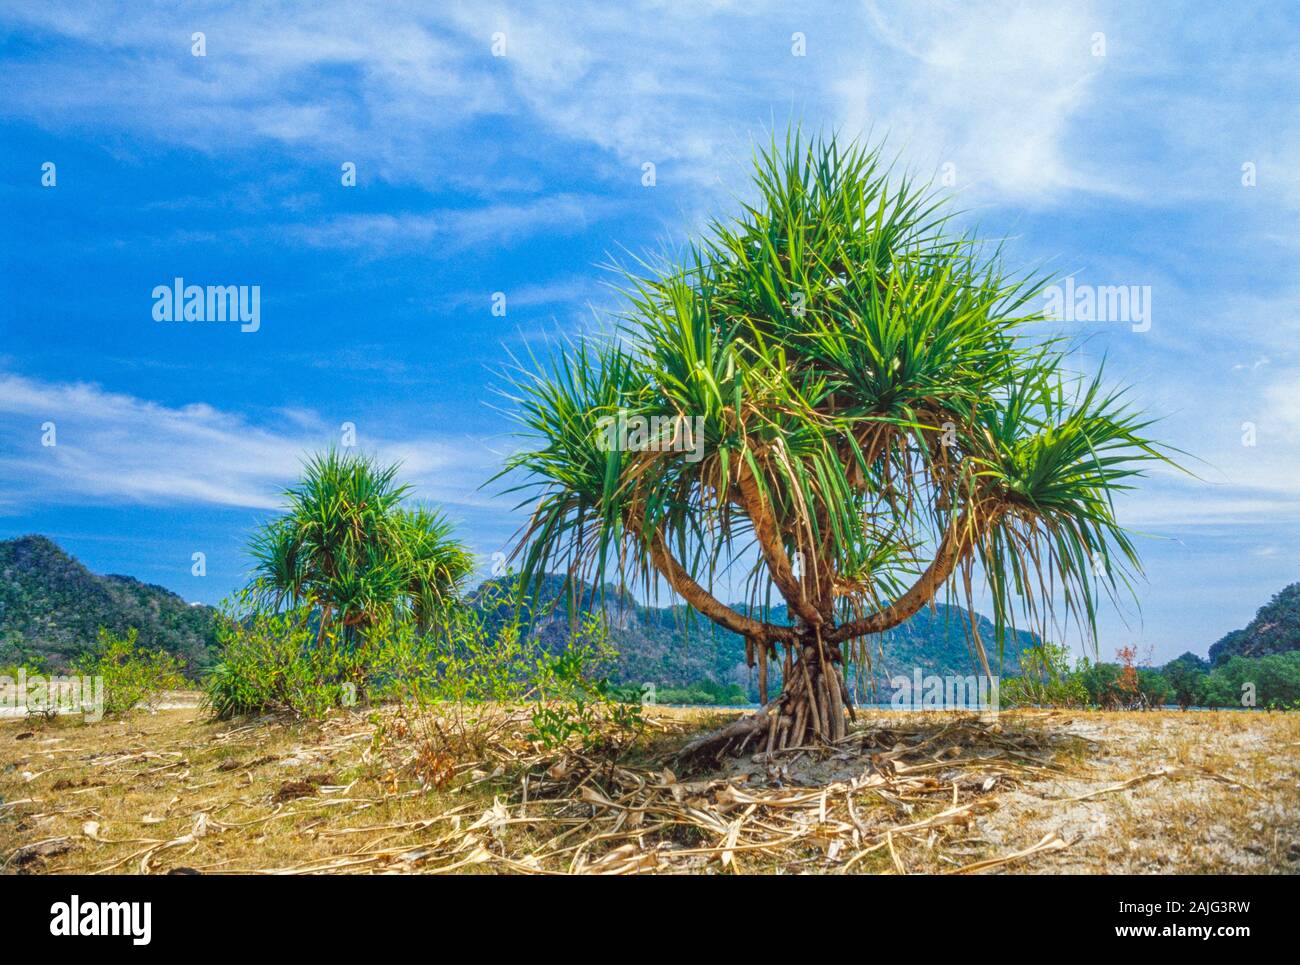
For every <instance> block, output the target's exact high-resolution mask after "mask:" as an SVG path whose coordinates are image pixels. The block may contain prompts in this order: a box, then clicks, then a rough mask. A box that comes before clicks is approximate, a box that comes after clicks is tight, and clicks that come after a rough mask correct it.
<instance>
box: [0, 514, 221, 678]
mask: <svg viewBox="0 0 1300 965" xmlns="http://www.w3.org/2000/svg"><path fill="white" fill-rule="evenodd" d="M213 612H214V611H213V610H212V608H211V607H207V606H192V605H190V604H189V603H186V602H185V600H183V599H181V597H179V596H177V595H176V594H175V593H173V592H171V591H170V590H167V589H164V588H163V587H161V586H154V585H152V584H149V583H141V582H140V581H139V580H136V579H133V578H132V577H129V576H98V575H96V574H94V573H92V572H90V570H88V569H86V567H84V566H83V565H82V564H81V563H79V562H77V561H76V560H75V559H73V558H72V557H71V556H69V555H68V554H67V553H65V552H64V551H63V550H62V549H60V548H59V547H58V546H57V545H56V544H55V543H53V542H52V541H51V540H48V539H46V538H45V537H44V536H23V537H20V538H18V539H11V540H4V541H0V663H8V662H20V661H24V662H31V661H32V658H39V659H40V660H41V661H43V663H44V664H45V665H47V666H48V667H49V668H50V669H51V670H64V669H67V668H68V666H69V665H70V664H71V662H72V660H73V658H75V657H76V655H77V654H79V653H82V652H83V651H85V650H86V649H87V648H88V647H90V646H92V645H93V644H94V642H95V636H96V633H97V631H98V629H99V628H100V627H107V628H109V629H110V630H113V631H115V632H118V633H122V632H125V631H126V630H127V629H128V628H129V627H135V628H136V629H137V630H139V631H140V643H141V645H143V646H146V647H150V648H158V649H163V650H167V651H169V652H170V653H174V654H176V655H177V656H179V657H181V658H182V659H183V660H184V661H185V663H186V666H187V669H188V670H189V671H190V672H194V671H196V670H200V669H202V668H204V667H207V666H209V665H210V664H211V663H212V660H213V648H214V646H215V639H214V634H213V620H212V617H213Z"/></svg>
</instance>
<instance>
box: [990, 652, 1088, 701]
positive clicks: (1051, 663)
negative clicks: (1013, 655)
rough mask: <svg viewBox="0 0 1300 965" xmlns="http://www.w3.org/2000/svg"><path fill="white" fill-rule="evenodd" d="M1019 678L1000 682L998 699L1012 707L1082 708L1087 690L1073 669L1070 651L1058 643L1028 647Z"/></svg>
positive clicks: (1022, 654) (1086, 697)
mask: <svg viewBox="0 0 1300 965" xmlns="http://www.w3.org/2000/svg"><path fill="white" fill-rule="evenodd" d="M1020 672H1021V675H1020V676H1019V677H1010V678H1007V679H1004V680H1003V681H1002V682H1001V685H1000V688H999V697H998V699H999V701H1000V702H1001V703H1003V704H1005V705H1007V706H1009V707H1082V706H1083V705H1085V704H1086V703H1087V702H1088V691H1087V689H1086V688H1085V687H1084V686H1083V682H1082V681H1081V680H1080V679H1079V677H1078V676H1077V675H1076V674H1074V673H1073V672H1072V671H1071V670H1070V651H1069V649H1068V648H1067V647H1063V646H1061V645H1060V644H1055V643H1046V642H1044V643H1040V644H1038V645H1037V646H1033V647H1027V648H1026V649H1025V650H1024V651H1022V652H1021V654H1020Z"/></svg>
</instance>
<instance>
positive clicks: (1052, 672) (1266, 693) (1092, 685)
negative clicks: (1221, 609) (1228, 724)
mask: <svg viewBox="0 0 1300 965" xmlns="http://www.w3.org/2000/svg"><path fill="white" fill-rule="evenodd" d="M1134 656H1135V651H1134V650H1133V649H1132V648H1128V649H1125V650H1121V651H1120V652H1119V657H1120V659H1119V662H1116V663H1093V662H1091V661H1089V660H1087V659H1084V660H1080V661H1078V662H1077V663H1076V664H1075V665H1074V667H1073V668H1071V667H1070V666H1069V662H1068V654H1067V652H1066V650H1065V648H1063V647H1057V646H1054V645H1052V644H1046V645H1044V646H1041V647H1034V648H1032V649H1031V650H1029V651H1026V653H1025V654H1024V655H1023V656H1022V657H1021V667H1022V669H1023V670H1024V673H1023V675H1022V676H1021V677H1019V678H1015V679H1011V680H1005V681H1003V685H1002V691H1001V695H1000V696H1001V699H1002V702H1003V703H1004V704H1010V705H1016V704H1032V705H1039V706H1055V707H1100V708H1102V709H1106V710H1135V709H1143V708H1148V707H1164V706H1167V705H1170V704H1177V705H1178V706H1180V707H1184V708H1186V707H1262V708H1267V709H1277V710H1300V650H1291V651H1288V652H1286V653H1272V654H1266V655H1264V656H1261V657H1241V656H1232V657H1228V658H1227V659H1226V660H1223V661H1222V662H1221V663H1219V664H1218V665H1217V666H1211V665H1210V663H1209V661H1207V660H1204V659H1203V658H1201V657H1198V656H1196V654H1194V653H1185V654H1183V655H1182V656H1181V657H1178V658H1176V659H1174V660H1171V661H1169V663H1167V664H1165V665H1164V666H1163V667H1159V668H1155V667H1139V666H1136V665H1135V663H1134Z"/></svg>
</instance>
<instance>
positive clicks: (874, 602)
mask: <svg viewBox="0 0 1300 965" xmlns="http://www.w3.org/2000/svg"><path fill="white" fill-rule="evenodd" d="M755 167H756V172H757V173H756V177H755V182H754V191H753V194H752V197H753V200H752V201H751V202H750V203H749V204H745V205H744V206H743V208H742V211H741V214H740V216H739V217H738V218H736V219H734V220H732V221H728V222H721V221H717V222H713V223H711V224H710V225H709V226H708V228H707V231H706V232H705V234H704V237H703V238H702V239H700V240H699V241H697V242H695V243H694V244H692V245H691V246H690V247H689V249H688V252H687V255H686V257H684V258H682V259H681V260H680V261H676V262H673V263H669V264H666V265H662V266H657V267H656V266H653V265H647V264H644V263H643V264H642V265H641V266H640V268H638V269H637V270H636V271H635V272H626V273H625V274H626V277H627V283H626V284H625V286H624V288H625V291H626V294H627V297H628V305H627V307H626V309H625V310H624V311H623V312H622V313H621V316H620V320H619V326H618V328H619V331H618V332H617V333H616V337H613V338H610V339H608V340H601V341H597V340H592V339H587V340H583V341H580V342H578V343H576V344H573V345H570V346H566V347H565V348H563V349H560V350H558V351H556V352H554V353H552V355H551V356H550V357H549V358H548V359H546V360H544V361H541V362H535V364H531V365H527V366H520V367H519V369H518V372H517V374H516V375H514V376H513V378H512V383H513V392H512V395H513V396H514V398H515V399H516V402H517V406H518V417H519V419H520V420H521V422H522V424H523V427H524V432H523V435H524V437H525V440H526V441H525V443H524V445H523V447H522V449H521V450H520V451H519V452H518V453H517V454H516V455H515V456H514V457H513V458H512V459H511V460H510V463H509V467H508V470H507V471H514V472H517V473H520V474H522V480H521V481H519V482H517V483H516V484H515V485H514V486H512V487H511V488H512V489H523V490H525V491H527V492H528V494H527V496H526V497H525V498H526V500H527V503H528V504H529V505H531V506H532V507H533V511H532V514H531V517H530V520H529V522H528V523H527V525H526V526H525V528H524V529H523V531H522V533H521V539H520V542H519V545H518V547H517V549H516V553H517V556H518V558H519V559H520V560H521V568H522V570H523V573H524V575H525V577H526V578H538V577H540V576H541V575H542V574H544V573H545V572H547V571H551V570H555V569H563V570H567V571H568V573H570V574H571V575H572V576H573V577H574V578H575V580H579V579H581V580H589V579H594V580H595V581H596V582H597V583H599V584H601V585H603V584H604V583H605V582H606V581H609V582H613V583H615V584H618V585H629V584H631V585H637V584H638V583H639V584H641V585H643V587H644V589H645V590H646V592H647V593H650V594H653V593H654V592H656V591H657V590H658V589H659V588H660V587H662V586H666V587H669V588H671V589H672V590H673V591H675V592H676V593H677V594H679V595H680V596H681V597H682V598H683V599H685V601H686V602H687V603H689V604H690V605H691V606H692V607H693V608H694V609H695V610H697V611H698V612H699V613H700V614H703V616H704V617H707V618H708V619H709V620H712V621H713V622H714V623H716V624H718V625H719V626H721V627H723V628H725V629H727V630H730V631H733V632H735V633H737V634H741V635H743V637H744V638H745V640H746V643H747V653H748V655H749V660H750V665H751V666H755V665H757V668H758V680H759V688H760V702H761V703H762V705H763V707H762V709H761V710H760V711H759V712H758V713H757V714H755V715H753V716H751V717H747V718H744V719H742V720H740V721H738V722H736V723H735V724H733V725H731V726H729V727H728V728H726V729H724V731H722V732H720V733H719V734H718V735H714V736H713V737H712V738H710V739H709V740H707V741H704V742H701V743H700V744H699V745H697V747H699V748H700V749H706V748H707V749H713V748H717V747H719V746H721V744H720V742H725V743H726V744H728V745H730V746H731V747H733V748H734V749H737V750H738V749H740V748H742V747H746V746H752V747H760V746H761V747H766V748H767V749H769V750H772V749H778V748H782V747H792V746H800V745H803V744H806V743H808V742H810V741H833V740H835V739H837V738H838V737H840V736H842V735H843V734H844V733H845V730H846V727H847V722H846V715H847V716H850V717H851V715H852V713H853V708H852V703H851V700H850V691H849V689H848V687H847V686H846V683H845V673H844V669H845V666H846V662H850V663H851V662H852V661H854V660H863V659H866V653H865V651H866V648H867V646H868V641H869V640H870V639H872V635H874V634H879V633H882V632H883V631H885V630H888V629H890V628H891V627H895V626H897V625H899V624H900V623H902V622H903V621H905V620H907V619H908V618H909V617H911V616H912V615H913V614H915V613H916V612H917V611H918V610H920V609H921V608H922V607H924V606H926V605H927V604H930V603H931V602H932V601H935V600H936V599H937V598H938V597H939V596H940V595H941V594H942V595H944V596H945V597H948V596H952V595H957V596H958V597H959V598H961V599H963V600H964V601H965V602H966V603H967V604H968V607H967V608H968V609H970V606H969V604H972V603H973V601H974V600H975V598H976V596H977V595H981V597H982V599H983V600H985V601H986V605H987V606H990V607H991V608H992V611H993V621H994V625H995V629H996V635H997V638H998V641H999V645H1000V642H1001V640H1002V639H1003V636H1004V634H1005V633H1006V632H1007V631H1008V629H1009V628H1011V627H1014V626H1017V625H1018V623H1020V622H1023V623H1032V624H1035V625H1039V624H1041V625H1042V626H1043V627H1044V628H1045V627H1046V625H1047V623H1048V621H1049V620H1050V622H1051V623H1052V625H1053V626H1054V627H1056V628H1057V629H1060V628H1061V626H1062V625H1063V624H1065V625H1068V624H1071V623H1074V624H1076V625H1077V626H1079V627H1083V628H1084V629H1085V632H1089V633H1091V632H1094V631H1095V616H1096V612H1097V606H1098V603H1099V600H1100V598H1101V597H1102V596H1103V595H1110V596H1112V597H1113V596H1114V595H1115V593H1116V592H1117V591H1119V590H1120V589H1122V588H1124V587H1129V586H1131V577H1132V575H1133V574H1134V573H1135V572H1137V569H1138V567H1139V562H1138V559H1137V556H1136V554H1135V552H1134V547H1133V545H1132V543H1131V541H1130V539H1129V536H1128V535H1127V534H1126V533H1125V531H1124V530H1123V529H1122V528H1121V527H1120V525H1119V524H1118V522H1117V521H1116V517H1115V512H1114V508H1113V505H1112V501H1111V497H1112V495H1113V494H1114V493H1115V492H1116V491H1118V490H1122V489H1125V488H1128V487H1129V486H1130V485H1131V482H1132V480H1133V477H1134V476H1136V475H1140V474H1141V472H1142V470H1143V468H1144V467H1143V464H1144V463H1145V462H1147V461H1150V460H1162V459H1165V458H1166V457H1165V456H1164V454H1163V453H1162V452H1161V451H1160V450H1159V449H1158V448H1157V447H1156V446H1155V444H1153V443H1152V442H1151V441H1149V440H1148V439H1147V438H1146V437H1145V436H1144V434H1143V433H1144V429H1145V427H1146V425H1147V423H1146V422H1145V421H1143V420H1142V419H1141V418H1139V417H1138V416H1137V415H1135V414H1134V413H1133V412H1131V411H1130V410H1129V409H1128V407H1127V406H1126V404H1125V403H1124V401H1123V400H1122V398H1121V394H1120V393H1118V392H1114V391H1107V390H1106V389H1104V388H1103V383H1102V380H1101V376H1100V374H1099V373H1098V374H1097V375H1096V376H1095V377H1093V378H1085V377H1082V376H1080V375H1078V374H1072V373H1070V372H1068V371H1067V369H1066V368H1065V358H1064V357H1065V354H1066V347H1065V346H1064V345H1062V344H1060V343H1058V342H1056V341H1054V340H1052V339H1045V338H1042V337H1037V338H1035V337H1033V336H1034V335H1035V334H1036V333H1034V332H1032V331H1027V327H1028V326H1030V325H1031V324H1032V323H1034V322H1036V321H1041V320H1042V319H1043V316H1042V312H1041V310H1040V308H1039V305H1040V304H1041V300H1040V299H1039V296H1040V295H1041V292H1042V285H1043V281H1042V279H1040V278H1039V277H1037V276H1035V275H1016V274H1012V273H1011V272H1009V271H1008V270H1006V269H1005V268H1004V267H1003V260H1004V259H1003V255H1002V252H1001V250H1000V249H999V248H998V247H997V246H991V245H988V244H986V243H981V242H980V241H979V240H978V239H976V238H974V237H972V236H969V235H966V234H958V233H956V232H954V231H953V230H952V228H951V225H952V223H953V213H952V212H951V210H950V209H949V208H948V207H947V204H946V202H945V200H944V199H943V198H941V197H939V196H938V195H936V194H935V193H934V192H933V191H931V190H930V189H929V188H928V187H926V186H924V185H919V184H917V183H915V182H914V181H913V180H911V179H909V178H907V177H906V176H901V177H895V176H894V174H893V171H892V169H891V168H890V166H888V165H887V164H885V163H884V162H883V161H882V157H881V154H880V152H879V150H878V149H875V150H873V149H868V148H864V147H860V146H857V145H850V146H847V147H845V146H842V145H840V144H837V143H836V142H835V140H833V139H830V140H814V141H812V142H805V141H804V140H803V139H802V138H801V137H800V136H799V135H798V133H797V132H796V133H792V134H791V135H790V136H788V137H787V138H786V139H785V141H784V143H777V142H775V141H774V142H773V143H772V146H771V147H770V148H769V149H766V150H761V151H760V152H759V153H758V155H757V158H756V164H755ZM721 580H725V583H726V585H728V586H731V587H735V586H737V585H738V584H743V585H744V586H743V591H744V595H746V596H747V597H748V602H746V603H744V604H742V605H739V606H732V605H727V604H725V603H724V602H722V599H720V598H719V592H718V585H719V581H721ZM774 598H775V599H776V600H777V601H778V602H780V603H784V605H785V607H786V612H787V613H788V615H789V617H790V619H774V618H773V611H772V608H771V607H770V606H769V604H770V603H771V601H772V600H773V599H774ZM969 630H970V632H971V634H972V635H973V647H972V650H973V652H975V653H977V654H978V656H979V659H980V660H981V661H982V662H983V665H984V670H985V672H986V673H987V672H989V666H988V661H987V658H986V656H985V647H984V643H985V641H982V640H980V639H979V637H978V634H977V633H975V630H976V627H975V624H974V621H973V620H972V621H971V625H970V627H969ZM769 665H772V666H774V667H775V668H776V669H777V670H778V671H779V673H780V676H781V681H782V686H781V690H780V693H779V694H776V695H774V696H771V697H770V695H769V694H768V693H767V681H768V673H769ZM769 698H770V699H769Z"/></svg>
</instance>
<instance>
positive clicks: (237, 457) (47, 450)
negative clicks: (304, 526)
mask: <svg viewBox="0 0 1300 965" xmlns="http://www.w3.org/2000/svg"><path fill="white" fill-rule="evenodd" d="M47 424H52V425H53V437H52V438H53V441H54V443H55V444H54V445H44V444H43V439H46V438H49V436H48V433H47V431H46V430H45V429H44V428H43V427H44V426H46V425H47ZM338 430H339V427H337V426H329V425H326V424H325V422H324V420H323V419H322V418H321V417H320V416H319V415H318V414H316V413H314V412H311V411H309V410H303V409H292V410H287V411H281V412H276V413H269V414H267V415H266V416H265V417H264V418H262V419H260V420H258V421H254V420H253V419H252V418H251V417H250V416H248V415H246V414H242V413H238V412H231V411H225V410H222V409H218V408H216V407H214V406H211V405H208V404H205V403H202V402H195V403H191V404H187V405H180V406H167V405H163V404H160V403H157V402H153V401H149V400H146V399H140V398H137V397H135V396H131V395H126V394H123V393H116V392H111V391H107V390H105V389H103V388H101V387H100V386H97V385H93V384H86V383H61V382H44V381H38V380H34V379H29V378H25V377H23V376H20V375H15V374H12V373H0V433H2V434H3V436H4V438H5V439H6V440H9V441H10V442H12V443H13V445H12V446H9V445H8V444H7V450H6V453H5V455H3V456H0V485H2V486H3V489H4V490H5V492H6V494H7V495H6V501H7V503H8V505H9V507H10V511H13V510H14V509H15V508H17V507H24V506H26V507H31V506H50V505H54V504H58V503H62V502H76V503H80V504H95V503H105V504H112V503H142V504H149V505H212V506H234V507H248V508H255V509H271V508H274V507H277V506H279V505H280V504H281V500H280V495H279V494H280V492H281V491H282V490H283V489H284V487H285V486H286V485H288V484H290V483H292V481H293V480H294V479H295V478H296V477H297V475H298V472H299V470H300V469H301V460H302V458H303V456H304V455H306V454H307V453H310V452H312V451H315V450H318V449H321V448H323V447H324V446H326V445H328V444H330V442H331V441H337V440H338V438H339V435H338ZM358 444H359V445H360V446H361V448H363V449H365V450H366V451H370V452H375V453H377V454H378V455H380V456H381V457H383V458H385V459H392V460H400V461H401V462H402V464H403V471H402V476H403V479H405V480H408V481H410V482H411V483H412V484H413V486H414V487H415V491H414V493H413V495H414V496H415V497H416V498H423V499H431V500H435V501H438V502H442V503H448V504H457V505H465V506H475V505H481V504H482V503H483V502H484V499H483V497H481V496H480V495H479V494H478V493H477V491H476V490H477V488H478V487H479V485H480V484H481V483H482V482H483V480H484V479H486V478H487V477H488V476H489V475H490V473H491V472H492V469H493V466H494V465H495V463H496V461H497V459H496V457H495V456H494V455H493V454H492V451H491V447H490V445H488V444H487V443H486V441H485V440H483V439H477V438H469V437H457V436H454V435H447V436H427V437H420V436H415V437H410V438H405V439H401V440H392V439H387V438H382V437H375V436H372V435H370V434H368V433H367V432H366V431H365V427H364V426H361V427H358Z"/></svg>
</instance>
